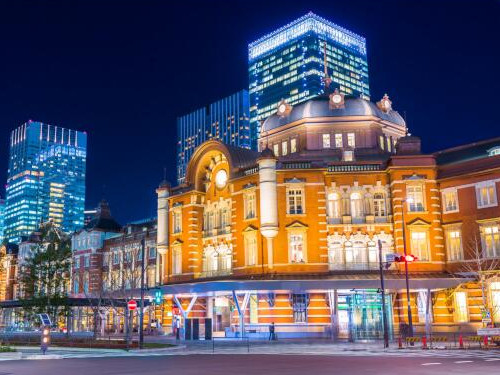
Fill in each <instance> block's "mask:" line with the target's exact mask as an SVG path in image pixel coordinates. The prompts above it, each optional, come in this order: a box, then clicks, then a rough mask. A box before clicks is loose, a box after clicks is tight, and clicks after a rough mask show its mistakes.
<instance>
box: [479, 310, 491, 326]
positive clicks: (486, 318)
mask: <svg viewBox="0 0 500 375" xmlns="http://www.w3.org/2000/svg"><path fill="white" fill-rule="evenodd" d="M481 320H482V322H483V323H486V324H488V323H491V313H490V311H489V310H487V309H481Z"/></svg>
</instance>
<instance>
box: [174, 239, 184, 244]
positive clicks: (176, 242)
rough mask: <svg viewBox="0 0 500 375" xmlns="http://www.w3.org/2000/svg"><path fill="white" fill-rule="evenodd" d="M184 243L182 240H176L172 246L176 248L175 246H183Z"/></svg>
mask: <svg viewBox="0 0 500 375" xmlns="http://www.w3.org/2000/svg"><path fill="white" fill-rule="evenodd" d="M183 243H184V241H182V240H181V239H179V238H176V239H175V241H174V242H172V246H175V245H182V244H183Z"/></svg>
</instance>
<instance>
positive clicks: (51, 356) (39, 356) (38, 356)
mask: <svg viewBox="0 0 500 375" xmlns="http://www.w3.org/2000/svg"><path fill="white" fill-rule="evenodd" d="M61 358H62V356H61V355H58V354H45V355H43V354H29V355H26V356H24V357H22V358H20V359H30V360H31V359H61Z"/></svg>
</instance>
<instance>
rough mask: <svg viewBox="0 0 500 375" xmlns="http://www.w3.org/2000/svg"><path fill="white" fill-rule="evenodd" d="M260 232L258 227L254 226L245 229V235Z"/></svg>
mask: <svg viewBox="0 0 500 375" xmlns="http://www.w3.org/2000/svg"><path fill="white" fill-rule="evenodd" d="M256 230H258V229H257V227H254V226H253V225H249V226H248V227H246V228H245V229H243V231H242V232H243V233H248V232H254V231H256Z"/></svg>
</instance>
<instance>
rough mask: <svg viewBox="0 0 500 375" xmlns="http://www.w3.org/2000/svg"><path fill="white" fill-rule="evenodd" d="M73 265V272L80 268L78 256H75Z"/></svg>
mask: <svg viewBox="0 0 500 375" xmlns="http://www.w3.org/2000/svg"><path fill="white" fill-rule="evenodd" d="M74 264H75V266H74V268H75V270H77V269H78V268H80V256H76V257H75V261H74Z"/></svg>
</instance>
